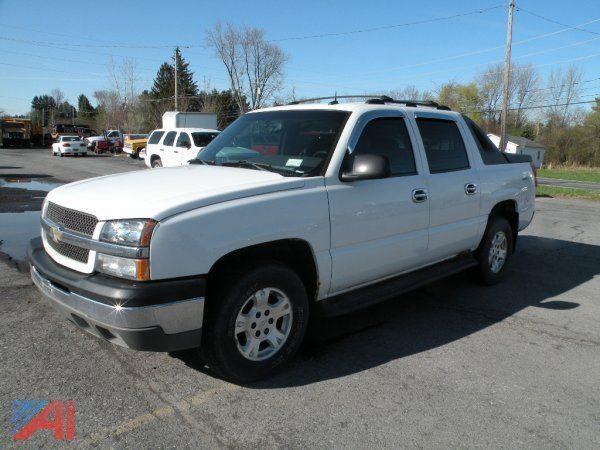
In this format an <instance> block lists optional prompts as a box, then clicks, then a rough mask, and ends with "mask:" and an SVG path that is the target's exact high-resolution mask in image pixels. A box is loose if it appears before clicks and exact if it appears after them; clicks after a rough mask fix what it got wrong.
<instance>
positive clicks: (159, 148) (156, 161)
mask: <svg viewBox="0 0 600 450" xmlns="http://www.w3.org/2000/svg"><path fill="white" fill-rule="evenodd" d="M219 133H220V131H219V130H213V129H209V128H178V129H160V130H154V131H153V132H152V134H150V137H149V138H148V144H147V146H146V156H145V157H144V160H145V161H146V165H147V166H148V167H152V168H155V167H175V166H183V165H185V164H187V162H188V161H189V160H190V159H194V158H195V157H196V156H197V155H198V152H199V151H200V150H202V149H203V148H204V147H206V146H207V145H208V144H209V143H210V142H211V141H212V140H213V139H214V138H215V137H217V135H218V134H219Z"/></svg>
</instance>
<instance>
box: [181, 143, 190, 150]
mask: <svg viewBox="0 0 600 450" xmlns="http://www.w3.org/2000/svg"><path fill="white" fill-rule="evenodd" d="M183 146H184V147H185V148H187V149H190V148H192V143H191V142H185V143H184V144H183Z"/></svg>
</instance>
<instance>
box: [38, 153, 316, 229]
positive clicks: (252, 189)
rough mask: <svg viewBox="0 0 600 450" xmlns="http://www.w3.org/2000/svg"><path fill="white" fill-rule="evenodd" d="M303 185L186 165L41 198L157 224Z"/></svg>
mask: <svg viewBox="0 0 600 450" xmlns="http://www.w3.org/2000/svg"><path fill="white" fill-rule="evenodd" d="M303 186H304V179H302V178H290V177H283V176H281V175H279V174H277V173H273V172H267V171H259V170H253V169H241V168H236V167H222V166H199V165H190V166H183V167H169V168H162V169H151V170H141V171H138V172H128V173H122V174H116V175H106V176H103V177H98V178H90V179H87V180H82V181H76V182H75V183H70V184H66V185H64V186H60V187H58V188H56V189H53V190H52V191H50V193H48V196H47V197H46V199H47V200H48V201H51V202H53V203H56V204H58V205H61V206H64V207H67V208H71V209H75V210H77V211H83V212H86V213H89V214H92V215H94V216H96V217H97V218H98V220H111V219H134V218H140V219H141V218H149V219H155V220H161V219H164V218H166V217H169V216H172V215H174V214H178V213H181V212H184V211H189V210H192V209H196V208H200V207H203V206H207V205H211V204H215V203H221V202H225V201H229V200H235V199H238V198H243V197H250V196H254V195H261V194H267V193H271V192H277V191H283V190H289V189H298V188H301V187H303Z"/></svg>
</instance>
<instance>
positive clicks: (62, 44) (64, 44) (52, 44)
mask: <svg viewBox="0 0 600 450" xmlns="http://www.w3.org/2000/svg"><path fill="white" fill-rule="evenodd" d="M0 39H2V40H5V41H12V42H22V43H26V44H35V45H44V46H47V47H85V48H145V49H152V48H154V49H165V48H169V49H171V48H173V47H179V48H192V47H200V45H194V44H186V45H178V44H161V45H142V44H70V43H68V42H42V41H34V40H29V39H18V38H11V37H6V36H0Z"/></svg>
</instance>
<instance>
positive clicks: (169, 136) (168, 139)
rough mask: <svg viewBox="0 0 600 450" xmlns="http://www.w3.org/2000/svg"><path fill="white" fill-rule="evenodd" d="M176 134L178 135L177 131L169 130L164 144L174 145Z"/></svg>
mask: <svg viewBox="0 0 600 450" xmlns="http://www.w3.org/2000/svg"><path fill="white" fill-rule="evenodd" d="M175 135H177V131H169V132H168V133H167V135H166V136H165V139H164V140H163V145H169V146H170V145H173V142H175Z"/></svg>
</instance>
